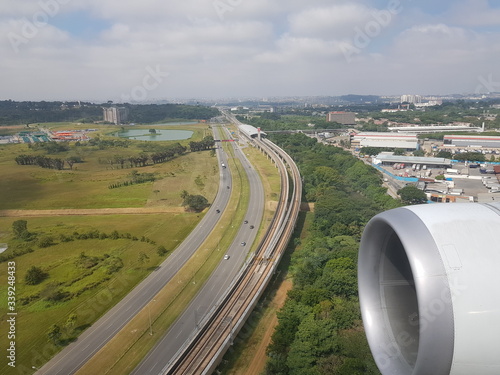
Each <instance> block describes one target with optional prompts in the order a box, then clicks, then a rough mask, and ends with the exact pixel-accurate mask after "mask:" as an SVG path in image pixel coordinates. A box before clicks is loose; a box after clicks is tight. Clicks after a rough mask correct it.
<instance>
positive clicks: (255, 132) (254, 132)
mask: <svg viewBox="0 0 500 375" xmlns="http://www.w3.org/2000/svg"><path fill="white" fill-rule="evenodd" d="M238 130H239V131H240V132H242V133H244V134H245V135H247V136H248V137H250V138H258V137H264V136H266V135H267V134H266V133H264V132H263V131H262V130H260V128H256V127H255V126H252V125H246V124H241V125H240V126H238Z"/></svg>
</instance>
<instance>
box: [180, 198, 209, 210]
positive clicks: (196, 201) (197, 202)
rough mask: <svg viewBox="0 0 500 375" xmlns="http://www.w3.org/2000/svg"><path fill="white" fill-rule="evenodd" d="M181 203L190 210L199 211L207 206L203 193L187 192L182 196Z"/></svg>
mask: <svg viewBox="0 0 500 375" xmlns="http://www.w3.org/2000/svg"><path fill="white" fill-rule="evenodd" d="M182 205H183V206H184V207H186V208H187V209H188V210H190V211H195V212H200V211H203V210H204V209H205V208H206V207H208V200H207V198H205V197H204V196H203V195H191V194H188V195H187V196H186V197H185V198H184V202H182Z"/></svg>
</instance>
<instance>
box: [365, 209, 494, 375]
mask: <svg viewBox="0 0 500 375" xmlns="http://www.w3.org/2000/svg"><path fill="white" fill-rule="evenodd" d="M358 282H359V298H360V306H361V313H362V318H363V324H364V326H365V331H366V336H367V338H368V343H369V345H370V349H371V351H372V354H373V357H374V358H375V362H376V363H377V366H378V367H379V369H380V371H381V372H382V374H383V375H448V374H453V375H472V374H474V375H499V374H500V203H491V204H477V203H470V204H458V203H455V204H432V205H419V206H409V207H402V208H397V209H394V210H390V211H386V212H383V213H381V214H379V215H377V216H375V217H374V218H373V219H372V220H370V222H369V223H368V224H367V226H366V228H365V230H364V232H363V236H362V239H361V246H360V251H359V262H358Z"/></svg>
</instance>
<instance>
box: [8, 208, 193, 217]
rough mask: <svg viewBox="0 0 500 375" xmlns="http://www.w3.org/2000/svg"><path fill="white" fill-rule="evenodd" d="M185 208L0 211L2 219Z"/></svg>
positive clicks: (131, 212)
mask: <svg viewBox="0 0 500 375" xmlns="http://www.w3.org/2000/svg"><path fill="white" fill-rule="evenodd" d="M182 212H184V208H183V207H133V208H83V209H66V210H0V217H40V216H75V215H149V214H164V213H182Z"/></svg>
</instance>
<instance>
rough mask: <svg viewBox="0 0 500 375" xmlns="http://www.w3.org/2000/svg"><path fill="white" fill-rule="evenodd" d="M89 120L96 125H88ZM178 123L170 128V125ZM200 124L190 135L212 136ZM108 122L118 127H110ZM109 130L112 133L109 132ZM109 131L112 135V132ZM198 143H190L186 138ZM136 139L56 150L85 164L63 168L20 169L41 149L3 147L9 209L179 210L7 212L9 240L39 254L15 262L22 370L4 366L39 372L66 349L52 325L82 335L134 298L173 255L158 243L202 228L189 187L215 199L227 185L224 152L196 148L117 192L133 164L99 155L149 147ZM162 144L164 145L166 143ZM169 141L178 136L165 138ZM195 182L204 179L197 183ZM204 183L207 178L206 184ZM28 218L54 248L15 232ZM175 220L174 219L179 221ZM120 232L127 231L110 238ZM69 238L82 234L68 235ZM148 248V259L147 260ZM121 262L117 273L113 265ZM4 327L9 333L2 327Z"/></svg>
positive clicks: (2, 292) (173, 242)
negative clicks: (153, 210) (122, 165)
mask: <svg viewBox="0 0 500 375" xmlns="http://www.w3.org/2000/svg"><path fill="white" fill-rule="evenodd" d="M49 126H51V127H54V128H58V129H75V128H78V126H76V125H75V124H49ZM83 127H85V128H86V127H87V126H83ZM172 128H174V126H171V127H169V129H172ZM179 128H182V129H189V130H193V131H194V132H195V133H194V136H193V138H192V139H191V140H200V139H201V138H202V137H203V136H205V135H206V134H207V126H206V125H198V126H193V125H189V126H182V127H179ZM106 129H109V128H106ZM103 133H104V132H103ZM101 137H103V138H106V139H111V138H107V137H105V136H104V135H101ZM189 141H190V140H187V141H183V142H184V144H187V143H188V142H189ZM141 143H144V142H136V141H133V142H131V144H130V145H129V147H127V148H104V149H99V148H97V147H81V146H80V147H79V148H77V147H75V146H71V150H70V151H67V152H64V153H59V154H52V155H48V156H50V157H54V158H55V157H58V158H59V157H61V158H66V157H68V156H71V155H75V153H78V155H79V156H81V157H83V158H84V163H80V164H75V165H74V167H77V168H73V170H69V169H66V170H63V171H54V170H49V169H42V168H40V167H36V166H21V165H17V164H16V163H15V161H14V158H15V156H17V155H19V154H26V153H35V154H41V155H46V152H45V151H34V150H31V149H29V148H28V146H27V145H24V144H20V145H2V146H0V168H1V170H2V177H3V178H2V179H1V180H0V189H1V191H2V195H1V196H0V209H17V210H19V209H21V210H22V209H29V210H36V209H62V208H65V209H74V210H78V209H80V208H113V207H170V208H173V210H172V211H173V212H172V213H165V214H161V215H159V214H149V215H105V216H104V215H103V216H54V217H27V218H23V217H16V218H12V217H0V243H8V244H9V250H7V251H6V252H5V253H3V255H9V254H12V253H13V251H14V250H16V251H25V250H26V249H28V248H30V249H31V250H33V252H30V253H26V254H24V255H19V256H17V257H15V259H13V261H14V262H15V266H16V300H17V304H16V309H17V313H18V315H17V316H16V319H17V324H16V338H15V341H16V347H17V352H16V356H17V358H16V360H17V363H16V369H15V370H14V371H13V369H12V368H11V367H9V366H7V364H6V361H5V360H3V361H1V362H0V373H2V374H18V373H32V372H33V369H32V366H36V367H39V366H41V365H42V364H43V363H44V362H46V361H47V360H48V359H49V358H50V357H52V356H53V355H54V354H55V353H56V352H57V351H58V350H60V346H55V345H54V344H53V343H52V342H49V340H48V338H47V330H48V328H49V327H50V326H51V325H52V324H57V325H59V326H60V327H61V328H62V333H63V334H62V336H61V344H62V345H64V344H65V343H67V342H70V341H71V340H74V339H75V338H76V337H77V336H78V334H79V333H80V332H82V331H83V330H84V329H85V328H87V327H88V326H89V325H90V324H91V323H92V322H94V321H95V320H96V319H97V318H98V317H99V316H101V315H102V314H103V313H104V312H105V311H107V310H108V309H109V308H110V307H112V306H113V305H114V304H115V303H116V302H118V301H119V300H120V299H121V298H123V296H125V295H126V294H127V293H128V292H129V291H130V289H132V287H133V286H135V285H136V284H137V283H138V282H139V281H140V280H142V279H143V278H144V277H145V276H147V275H148V274H149V273H150V272H151V270H152V269H154V267H155V266H156V265H158V264H159V263H160V262H162V261H163V260H164V259H165V257H166V256H168V254H167V255H165V256H160V255H158V254H157V252H156V251H157V248H158V246H160V245H161V246H164V247H165V248H166V249H167V250H168V251H169V252H171V251H172V250H173V249H174V248H175V247H176V246H177V245H178V244H179V243H180V242H181V241H182V240H183V239H184V238H185V237H186V236H187V234H188V233H189V232H190V231H191V230H192V229H193V228H194V227H195V225H196V224H197V223H198V222H199V220H200V219H201V218H202V217H203V214H194V213H184V212H183V210H182V209H181V207H180V204H181V198H180V192H181V191H182V190H184V189H185V190H187V191H188V192H189V193H191V194H202V195H204V196H205V197H207V199H208V200H209V202H210V201H212V200H213V198H214V197H215V194H216V192H217V188H218V166H217V159H216V158H215V157H213V156H210V153H209V152H208V151H207V152H198V153H189V152H187V153H186V154H185V155H183V156H180V157H177V158H175V159H173V160H171V161H169V162H166V163H162V164H156V165H152V166H147V167H143V168H134V169H137V170H138V172H140V173H144V172H155V173H156V174H157V176H158V179H157V180H156V181H155V182H149V183H145V184H137V185H132V186H127V187H121V188H117V189H108V185H109V183H111V182H116V181H120V180H123V179H126V178H127V175H129V174H130V172H131V170H132V169H111V168H110V167H109V165H106V164H103V163H101V162H99V160H102V159H106V158H108V157H112V156H113V155H115V154H117V153H119V154H121V155H123V154H125V155H127V154H131V155H133V154H137V153H139V152H141V151H142V149H141V147H140V144H141ZM158 143H160V142H158ZM161 143H163V144H169V143H172V142H161ZM195 180H197V181H198V183H195ZM200 182H201V183H200ZM18 219H26V220H27V222H28V231H29V232H30V233H32V234H33V237H35V238H38V239H40V238H42V237H46V236H50V237H52V238H53V239H54V244H53V245H52V246H49V247H46V248H42V247H40V246H38V240H36V239H35V240H33V241H29V242H24V241H21V240H18V239H14V238H13V232H12V230H11V228H12V223H13V222H14V221H15V220H18ZM174 222H175V225H172V223H174ZM92 231H94V232H95V231H98V233H99V235H100V236H101V237H102V238H101V239H97V238H92V239H77V238H76V237H75V236H76V235H75V232H76V233H78V234H79V235H81V234H83V233H88V232H92ZM113 231H117V233H118V238H115V239H113V238H110V237H111V236H110V235H111V234H112V232H113ZM64 237H66V238H67V237H72V238H73V240H72V241H69V242H64V241H63V238H64ZM82 253H84V257H85V259H86V260H90V263H89V264H87V267H82V266H81V263H78V260H79V259H80V256H81V254H82ZM141 253H143V254H145V256H146V257H147V258H146V259H144V256H142V261H141ZM113 264H114V265H115V266H116V264H118V265H119V266H118V267H115V268H117V269H115V268H113V270H114V272H110V269H111V266H112V265H113ZM33 265H36V266H38V267H41V268H42V269H43V270H44V271H45V272H47V273H48V275H49V276H48V278H47V279H46V280H44V281H43V282H41V283H40V284H38V285H27V284H26V283H25V281H24V276H25V274H26V272H27V270H28V269H29V268H30V267H31V266H33ZM7 267H8V263H7V262H3V263H0V285H1V286H2V287H1V288H0V301H1V305H0V317H1V319H0V332H2V334H0V347H2V348H8V347H9V345H7V344H8V341H9V340H8V339H7V332H8V328H9V326H8V323H7V315H6V313H7V310H6V308H7V288H6V287H5V286H7V285H8V284H7ZM73 313H76V314H77V321H76V323H75V324H71V325H67V324H66V322H67V319H68V317H69V316H70V315H71V314H73ZM3 333H5V334H3Z"/></svg>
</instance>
